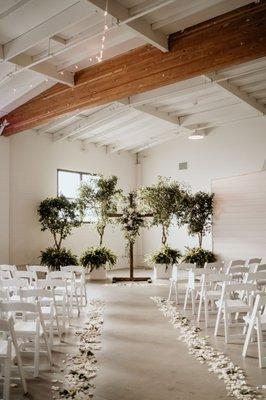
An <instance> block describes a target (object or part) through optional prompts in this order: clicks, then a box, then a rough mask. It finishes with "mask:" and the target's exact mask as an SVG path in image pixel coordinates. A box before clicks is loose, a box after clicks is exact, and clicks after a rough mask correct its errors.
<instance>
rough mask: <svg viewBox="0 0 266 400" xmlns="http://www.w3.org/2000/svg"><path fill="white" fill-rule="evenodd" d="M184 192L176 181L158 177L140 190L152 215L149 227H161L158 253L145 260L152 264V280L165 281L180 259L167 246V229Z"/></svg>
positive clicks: (178, 254) (177, 253)
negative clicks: (155, 181) (152, 183)
mask: <svg viewBox="0 0 266 400" xmlns="http://www.w3.org/2000/svg"><path fill="white" fill-rule="evenodd" d="M184 192H185V190H184V189H183V188H182V187H181V185H180V184H179V183H178V182H176V181H171V180H170V179H169V178H163V177H159V178H158V182H157V183H156V184H154V185H152V186H147V187H143V188H141V189H140V195H141V198H142V200H143V202H144V204H145V205H146V207H147V211H148V212H150V213H151V214H152V220H151V226H160V227H161V232H162V235H161V248H160V250H159V251H158V252H155V253H153V254H151V256H147V257H146V260H148V262H152V263H153V268H154V279H166V278H169V277H170V276H171V272H172V269H171V268H169V266H172V265H173V264H174V263H175V262H177V260H178V259H179V258H180V252H179V251H178V250H176V249H171V248H170V247H169V246H168V244H167V240H168V235H169V227H170V225H171V223H172V220H173V217H174V215H175V214H176V210H177V208H178V206H179V204H180V202H181V200H182V197H183V195H184Z"/></svg>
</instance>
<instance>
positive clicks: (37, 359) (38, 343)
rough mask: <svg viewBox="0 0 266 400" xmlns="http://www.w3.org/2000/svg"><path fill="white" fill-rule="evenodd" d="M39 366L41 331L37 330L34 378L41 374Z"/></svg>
mask: <svg viewBox="0 0 266 400" xmlns="http://www.w3.org/2000/svg"><path fill="white" fill-rule="evenodd" d="M39 367H40V331H39V329H38V331H36V335H35V348H34V372H33V376H34V378H37V377H38V376H39Z"/></svg>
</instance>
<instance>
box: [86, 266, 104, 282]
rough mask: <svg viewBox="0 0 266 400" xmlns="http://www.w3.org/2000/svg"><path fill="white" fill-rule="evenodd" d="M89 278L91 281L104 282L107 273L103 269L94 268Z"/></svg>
mask: <svg viewBox="0 0 266 400" xmlns="http://www.w3.org/2000/svg"><path fill="white" fill-rule="evenodd" d="M89 276H90V280H91V281H101V280H105V279H107V271H106V269H105V268H104V267H100V268H97V269H96V268H95V269H94V270H93V271H92V272H91V273H90V275H89Z"/></svg>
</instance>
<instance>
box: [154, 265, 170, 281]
mask: <svg viewBox="0 0 266 400" xmlns="http://www.w3.org/2000/svg"><path fill="white" fill-rule="evenodd" d="M171 275H172V265H168V268H167V269H166V265H165V264H155V265H154V267H153V279H154V280H155V279H169V278H170V277H171Z"/></svg>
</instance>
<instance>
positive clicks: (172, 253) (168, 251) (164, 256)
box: [145, 245, 182, 265]
mask: <svg viewBox="0 0 266 400" xmlns="http://www.w3.org/2000/svg"><path fill="white" fill-rule="evenodd" d="M181 257H182V254H181V253H180V251H179V250H177V249H172V248H171V247H169V246H167V245H163V246H162V247H161V248H160V250H157V251H155V252H154V253H152V254H149V255H148V256H146V257H145V261H146V262H148V264H150V265H153V264H166V265H173V264H175V263H177V262H178V260H179V259H180V258H181Z"/></svg>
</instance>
